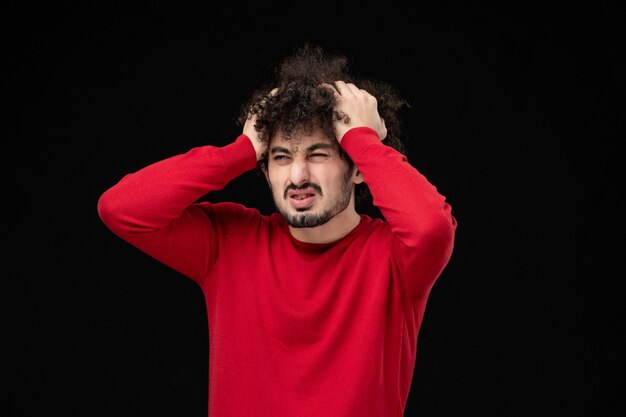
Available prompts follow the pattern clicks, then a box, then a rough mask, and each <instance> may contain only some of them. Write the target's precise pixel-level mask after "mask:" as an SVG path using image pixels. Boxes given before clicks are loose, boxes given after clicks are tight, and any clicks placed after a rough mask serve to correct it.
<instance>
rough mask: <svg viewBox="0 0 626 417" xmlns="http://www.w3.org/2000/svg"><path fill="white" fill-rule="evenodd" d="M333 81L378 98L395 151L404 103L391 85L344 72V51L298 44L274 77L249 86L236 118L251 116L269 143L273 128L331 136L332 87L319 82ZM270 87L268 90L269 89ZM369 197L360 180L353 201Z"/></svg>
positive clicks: (388, 142) (262, 162)
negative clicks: (250, 89)
mask: <svg viewBox="0 0 626 417" xmlns="http://www.w3.org/2000/svg"><path fill="white" fill-rule="evenodd" d="M337 80H342V81H345V82H346V83H354V84H355V85H357V86H358V87H359V88H362V89H364V90H366V91H368V92H369V93H370V94H372V95H373V96H374V97H375V98H376V100H377V103H378V112H379V114H380V116H381V117H382V118H383V119H384V120H385V126H386V128H387V137H386V138H385V140H384V142H383V143H384V144H385V145H387V146H390V147H392V148H394V149H396V150H398V151H399V152H401V153H405V147H404V144H403V142H402V140H401V135H400V118H399V114H398V113H399V110H400V109H401V108H402V107H403V106H405V105H407V102H406V101H405V100H404V99H402V98H400V96H399V95H398V94H397V93H396V91H395V89H394V87H393V86H392V85H391V84H389V83H385V82H380V81H373V80H370V79H367V78H359V77H355V76H353V75H351V74H350V73H349V72H348V58H347V57H346V56H345V55H338V54H330V53H328V52H327V51H326V50H324V49H323V48H322V47H320V46H313V45H310V44H304V45H303V46H301V47H299V48H297V49H295V51H294V52H293V53H292V54H291V55H289V56H287V57H286V58H285V59H284V60H283V61H282V63H281V64H280V65H279V66H278V67H277V69H276V80H275V82H274V83H273V84H270V85H266V86H264V87H261V88H259V89H258V90H256V91H254V92H253V93H252V94H251V96H250V98H249V99H248V100H247V102H245V103H244V104H243V105H242V107H241V113H240V115H239V117H238V119H237V123H238V124H239V125H240V126H243V125H244V123H245V122H246V120H247V119H248V118H249V117H251V116H252V115H256V118H257V119H256V124H255V126H254V127H255V128H256V130H257V132H258V133H259V139H260V140H261V141H264V142H266V143H269V141H270V139H271V138H272V137H273V136H274V134H275V133H277V132H280V134H281V135H282V136H283V137H284V138H286V139H290V138H291V137H293V136H294V135H298V134H311V133H312V132H313V131H315V130H317V129H320V130H321V131H322V132H323V133H325V134H326V135H327V136H328V137H330V138H332V137H335V130H334V127H333V121H334V120H336V118H337V117H339V115H338V114H337V113H336V112H335V111H334V106H335V98H334V96H333V94H332V92H331V91H330V90H329V89H328V88H326V87H323V86H321V84H322V83H329V84H333V83H334V82H335V81H337ZM274 89H276V92H275V93H274V94H272V93H271V92H272V90H274ZM340 156H341V158H343V159H345V160H347V161H348V163H349V166H350V167H352V166H353V165H354V163H353V161H352V160H351V159H350V157H349V156H348V155H347V154H346V153H345V151H343V149H341V147H340ZM266 166H267V151H266V153H265V154H264V155H263V158H261V160H260V161H259V163H258V168H259V169H262V168H265V167H266ZM368 201H371V194H370V192H369V189H368V187H367V185H366V184H365V183H361V184H357V186H356V203H357V205H358V206H361V205H363V204H365V203H366V202H368Z"/></svg>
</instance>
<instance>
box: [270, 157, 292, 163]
mask: <svg viewBox="0 0 626 417" xmlns="http://www.w3.org/2000/svg"><path fill="white" fill-rule="evenodd" d="M273 159H274V161H275V162H276V163H278V164H286V163H288V162H289V160H290V159H291V158H290V157H289V156H287V155H276V156H275V157H274V158H273Z"/></svg>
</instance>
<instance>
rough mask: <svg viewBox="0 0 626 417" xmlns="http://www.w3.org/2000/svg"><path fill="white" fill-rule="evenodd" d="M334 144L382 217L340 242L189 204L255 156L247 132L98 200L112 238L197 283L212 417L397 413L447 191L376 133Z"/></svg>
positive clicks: (447, 223) (227, 209)
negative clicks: (304, 238)
mask: <svg viewBox="0 0 626 417" xmlns="http://www.w3.org/2000/svg"><path fill="white" fill-rule="evenodd" d="M341 146H342V147H343V148H344V150H345V151H346V152H347V153H348V154H349V155H350V157H351V158H352V160H353V161H354V162H355V163H356V165H357V167H358V168H359V170H360V171H361V173H362V174H363V176H364V181H365V183H366V184H367V185H368V186H369V188H370V190H371V192H372V195H373V197H374V204H375V205H376V206H377V207H378V208H379V209H380V210H381V213H382V214H383V216H384V217H385V220H382V219H374V218H371V217H369V216H367V215H361V222H360V224H359V225H358V226H357V227H356V228H355V229H353V230H352V231H351V232H350V233H348V235H346V236H345V237H343V238H342V239H340V240H339V241H337V242H334V243H328V244H311V243H304V242H301V241H298V240H296V239H294V238H293V237H292V236H291V234H290V232H289V228H288V226H287V224H286V223H285V221H284V220H283V218H282V216H281V215H280V214H277V213H274V214H272V215H269V216H266V215H262V214H260V212H259V211H258V210H256V209H253V208H247V207H244V206H242V205H240V204H235V203H226V202H224V203H208V202H199V201H198V200H199V199H200V198H201V197H203V196H204V195H206V194H207V193H209V192H211V191H214V190H220V189H222V188H223V187H224V186H226V185H227V184H228V183H229V182H230V181H231V180H233V179H234V178H236V177H237V176H239V175H241V174H242V173H244V172H246V171H248V170H251V169H253V168H254V167H255V166H256V155H255V151H254V148H253V147H252V144H251V142H250V140H249V139H248V138H247V137H245V136H243V135H242V136H239V137H238V138H237V139H236V140H235V141H234V142H233V143H231V144H229V145H226V146H223V147H214V146H202V147H197V148H194V149H191V150H190V151H189V152H187V153H184V154H181V155H177V156H174V157H171V158H168V159H165V160H163V161H160V162H157V163H154V164H152V165H149V166H147V167H145V168H144V169H141V170H139V171H137V172H135V173H132V174H129V175H126V176H125V177H124V178H122V180H121V181H120V182H119V183H118V184H116V185H114V186H113V187H112V188H110V189H109V190H107V191H106V192H105V193H104V194H103V195H102V196H101V198H100V200H99V202H98V212H99V214H100V217H101V219H102V221H103V222H104V223H105V224H106V225H107V226H108V227H109V228H110V229H111V230H112V231H113V232H114V233H115V234H117V235H118V236H119V237H121V238H122V239H125V240H126V241H128V242H129V243H130V244H132V245H134V246H136V247H137V248H139V249H141V250H142V251H144V252H146V253H147V254H149V255H150V256H152V257H154V258H155V259H157V260H159V261H160V262H163V263H164V264H166V265H169V266H170V267H171V268H173V269H175V270H177V271H179V272H180V273H181V274H183V275H185V276H187V277H189V278H191V279H193V280H195V281H196V282H197V283H198V284H199V285H200V287H201V288H202V291H203V293H204V296H205V300H206V308H207V314H208V325H209V329H208V331H209V349H210V350H209V352H210V354H209V416H210V417H261V416H264V417H398V416H402V415H403V412H404V407H405V404H406V401H407V396H408V394H409V388H410V384H411V378H412V375H413V369H414V364H415V358H416V347H417V336H418V331H419V328H420V325H421V322H422V318H423V315H424V309H425V306H426V301H427V298H428V295H429V292H430V290H431V288H432V286H433V284H434V282H435V280H436V279H437V277H438V276H439V275H440V273H441V272H442V270H443V268H444V267H445V265H446V264H447V262H448V260H449V258H450V255H451V253H452V247H453V240H454V233H455V229H456V221H455V219H454V217H453V216H452V214H451V209H450V206H449V205H448V204H447V203H446V202H445V198H444V197H443V196H442V195H440V194H439V193H438V192H437V190H436V188H435V187H434V186H433V185H431V184H430V183H429V182H428V181H427V179H426V178H425V177H424V176H423V175H422V174H420V173H419V172H418V171H417V170H416V169H415V168H414V167H412V166H411V165H410V164H409V163H408V162H407V159H406V158H405V156H404V155H402V154H401V153H399V152H397V151H395V150H394V149H392V148H390V147H388V146H386V145H384V144H382V143H381V142H380V140H379V139H378V137H377V136H376V134H375V133H374V131H373V130H371V129H369V128H355V129H352V130H351V131H349V132H348V133H347V134H346V135H345V136H344V138H343V140H342V142H341Z"/></svg>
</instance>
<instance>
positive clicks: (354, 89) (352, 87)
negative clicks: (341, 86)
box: [346, 83, 365, 95]
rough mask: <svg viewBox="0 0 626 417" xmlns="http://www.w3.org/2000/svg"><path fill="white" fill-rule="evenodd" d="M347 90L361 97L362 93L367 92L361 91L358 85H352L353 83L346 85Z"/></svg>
mask: <svg viewBox="0 0 626 417" xmlns="http://www.w3.org/2000/svg"><path fill="white" fill-rule="evenodd" d="M346 88H347V89H348V90H350V92H352V94H354V95H359V94H361V93H362V92H364V91H365V90H361V89H360V88H359V87H357V86H356V85H354V84H352V83H347V84H346Z"/></svg>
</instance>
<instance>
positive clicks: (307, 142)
mask: <svg viewBox="0 0 626 417" xmlns="http://www.w3.org/2000/svg"><path fill="white" fill-rule="evenodd" d="M316 145H325V146H329V145H330V146H331V147H333V148H335V147H337V141H336V140H335V138H329V137H328V136H326V135H324V134H321V133H314V134H311V135H307V134H300V135H294V136H292V137H290V138H285V137H283V136H282V135H275V136H274V137H273V138H272V141H271V142H270V149H272V148H285V149H288V150H291V151H296V150H300V151H303V150H305V149H307V148H309V147H311V146H316Z"/></svg>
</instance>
